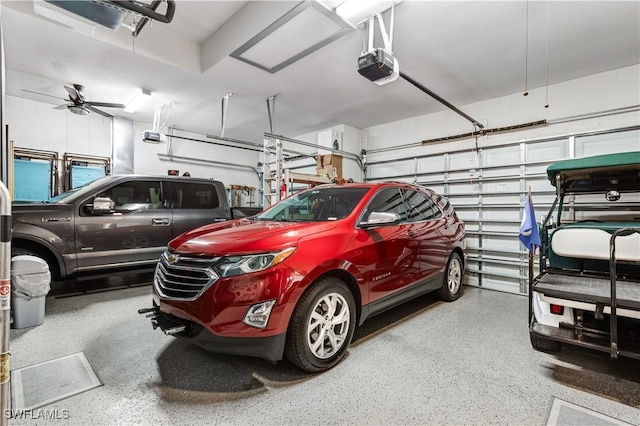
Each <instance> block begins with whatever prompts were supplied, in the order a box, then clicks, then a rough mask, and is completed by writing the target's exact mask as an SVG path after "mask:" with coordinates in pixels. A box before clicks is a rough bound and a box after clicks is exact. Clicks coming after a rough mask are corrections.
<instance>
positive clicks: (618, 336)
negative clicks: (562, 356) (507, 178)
mask: <svg viewBox="0 0 640 426" xmlns="http://www.w3.org/2000/svg"><path fill="white" fill-rule="evenodd" d="M547 175H548V178H549V180H550V181H551V183H552V184H553V185H554V186H555V187H556V198H555V201H554V202H553V205H552V206H551V209H550V211H549V213H548V215H547V216H546V218H545V221H544V223H543V224H542V227H541V232H540V233H541V247H540V263H539V270H540V273H539V274H538V275H537V276H535V277H534V278H533V279H531V280H530V282H529V333H530V337H531V343H532V345H533V346H534V347H535V348H536V349H540V350H543V351H554V350H557V349H559V344H560V343H566V344H571V345H577V346H581V347H585V348H590V349H594V350H599V351H604V352H609V354H610V356H611V358H613V359H617V358H618V356H623V357H628V358H635V359H640V203H639V202H638V200H640V198H638V197H640V152H630V153H620V154H609V155H601V156H597V157H589V158H581V159H574V160H567V161H563V162H560V163H556V164H553V165H551V166H550V167H549V168H548V169H547ZM595 194H601V195H600V196H602V195H604V194H607V195H606V199H607V200H609V201H616V200H618V199H620V198H623V199H624V198H631V199H632V202H627V201H626V200H625V202H622V203H617V204H615V207H612V208H618V209H619V210H616V211H614V213H613V214H612V215H609V216H606V215H607V214H610V212H611V211H612V208H609V209H607V208H606V207H604V206H602V205H598V204H597V203H594V204H593V205H591V204H584V205H583V206H585V210H590V211H597V212H598V213H599V216H596V217H599V218H602V219H605V220H604V221H601V220H584V221H582V220H577V221H576V220H575V211H573V214H574V221H573V223H565V224H561V225H560V226H558V227H555V228H554V227H553V219H552V218H553V215H554V214H556V212H557V217H558V223H559V224H560V223H562V222H561V219H562V218H561V215H562V213H563V210H564V209H565V207H566V206H565V203H566V202H567V199H569V203H573V206H575V205H578V204H575V200H576V199H577V198H578V197H580V196H586V197H591V199H592V200H593V199H594V198H593V197H594V196H595ZM634 197H636V198H634ZM556 207H558V208H557V211H556ZM571 209H573V207H572V208H571ZM612 218H613V219H612ZM621 219H622V220H621ZM530 276H533V272H532V273H531V274H530ZM607 317H608V318H607Z"/></svg>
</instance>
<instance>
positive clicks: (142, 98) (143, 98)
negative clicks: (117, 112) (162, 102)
mask: <svg viewBox="0 0 640 426" xmlns="http://www.w3.org/2000/svg"><path fill="white" fill-rule="evenodd" d="M149 99H151V91H149V90H144V89H141V90H140V91H139V92H138V93H137V94H136V95H135V96H134V97H133V99H131V100H130V101H129V102H128V103H127V106H126V107H125V108H124V112H136V111H137V110H138V109H140V108H141V107H142V106H143V105H144V104H146V103H147V102H148V101H149Z"/></svg>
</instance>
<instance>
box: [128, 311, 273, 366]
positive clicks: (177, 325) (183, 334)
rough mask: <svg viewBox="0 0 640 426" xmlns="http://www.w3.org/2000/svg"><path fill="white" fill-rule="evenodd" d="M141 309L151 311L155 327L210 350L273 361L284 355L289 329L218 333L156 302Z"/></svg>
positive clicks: (142, 312)
mask: <svg viewBox="0 0 640 426" xmlns="http://www.w3.org/2000/svg"><path fill="white" fill-rule="evenodd" d="M138 313H140V314H148V315H147V317H149V318H150V319H151V325H152V326H153V328H154V329H156V328H159V329H161V330H162V331H163V332H164V333H165V334H167V335H171V336H175V337H178V338H180V339H184V340H187V341H189V342H191V343H193V344H195V345H198V346H200V347H201V348H203V349H205V350H207V351H209V352H213V353H220V354H228V355H243V356H252V357H258V358H263V359H266V360H268V361H273V362H276V361H280V360H281V359H282V358H283V354H284V345H285V340H286V333H281V334H276V335H273V336H266V337H224V336H217V335H215V334H213V333H211V332H210V331H209V330H207V329H206V328H205V327H203V326H202V325H200V324H198V323H196V322H193V321H189V320H186V319H182V318H178V317H176V316H174V315H170V314H166V313H164V312H162V311H161V310H160V307H159V306H158V305H157V304H156V303H155V302H154V303H153V308H149V309H140V310H139V311H138Z"/></svg>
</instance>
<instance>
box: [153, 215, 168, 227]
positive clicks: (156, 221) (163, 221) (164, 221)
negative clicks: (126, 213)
mask: <svg viewBox="0 0 640 426" xmlns="http://www.w3.org/2000/svg"><path fill="white" fill-rule="evenodd" d="M151 224H152V225H159V226H167V225H169V218H166V217H165V218H154V219H151Z"/></svg>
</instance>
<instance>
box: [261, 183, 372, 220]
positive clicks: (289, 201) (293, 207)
mask: <svg viewBox="0 0 640 426" xmlns="http://www.w3.org/2000/svg"><path fill="white" fill-rule="evenodd" d="M367 191H369V188H344V187H338V188H335V187H334V188H312V189H309V190H306V191H304V192H300V193H298V194H294V195H292V196H291V197H289V198H286V199H284V200H282V201H281V202H279V203H277V204H275V205H274V206H272V207H270V208H269V209H267V210H265V211H264V212H262V213H260V214H259V215H257V216H255V217H254V219H256V220H274V221H281V222H315V221H323V220H338V219H342V218H344V217H346V216H348V215H349V214H350V213H351V212H352V211H353V208H354V207H355V206H356V204H358V202H359V201H360V200H361V199H362V197H363V196H364V194H366V193H367Z"/></svg>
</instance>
